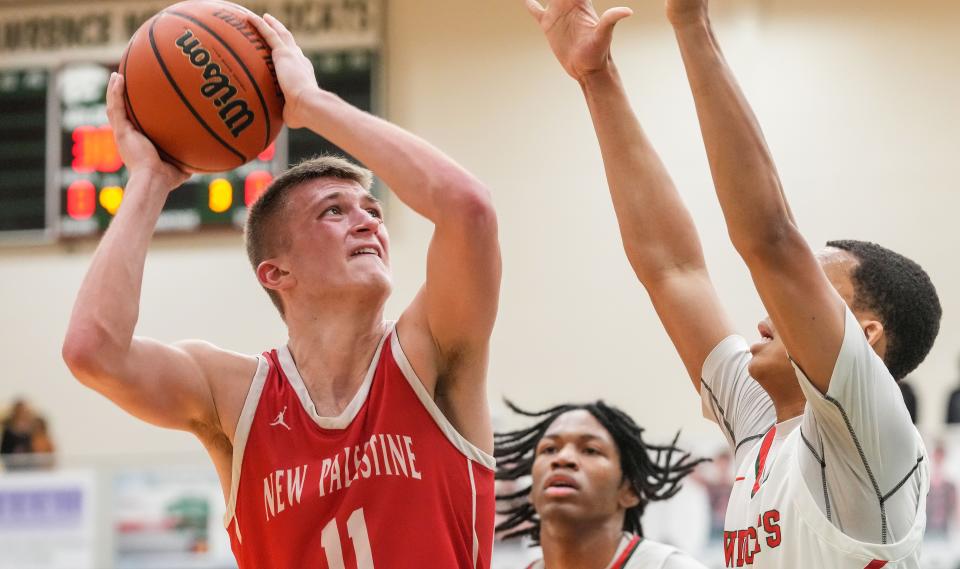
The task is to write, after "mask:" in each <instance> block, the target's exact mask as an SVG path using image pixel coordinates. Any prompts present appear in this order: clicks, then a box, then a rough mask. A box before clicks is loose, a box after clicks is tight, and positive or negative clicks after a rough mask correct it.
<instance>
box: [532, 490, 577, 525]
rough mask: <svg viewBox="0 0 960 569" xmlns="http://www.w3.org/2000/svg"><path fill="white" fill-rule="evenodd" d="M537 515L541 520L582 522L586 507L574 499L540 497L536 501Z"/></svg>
mask: <svg viewBox="0 0 960 569" xmlns="http://www.w3.org/2000/svg"><path fill="white" fill-rule="evenodd" d="M536 508H537V515H538V516H539V517H540V519H541V520H556V521H562V520H569V521H576V520H582V519H584V517H585V516H586V514H588V509H589V508H588V505H587V504H584V503H583V502H582V501H581V500H578V499H576V498H574V497H570V496H568V497H564V498H556V497H546V496H541V497H540V499H539V500H538V501H537V505H536Z"/></svg>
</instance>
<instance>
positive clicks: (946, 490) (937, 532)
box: [927, 443, 957, 539]
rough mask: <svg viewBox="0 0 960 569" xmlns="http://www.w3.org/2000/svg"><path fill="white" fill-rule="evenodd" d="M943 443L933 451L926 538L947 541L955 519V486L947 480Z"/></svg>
mask: <svg viewBox="0 0 960 569" xmlns="http://www.w3.org/2000/svg"><path fill="white" fill-rule="evenodd" d="M945 455H946V452H945V450H944V446H943V443H938V444H937V446H936V448H934V450H933V465H932V468H931V475H930V492H929V493H928V494H927V538H928V539H947V537H949V535H950V533H951V530H952V527H953V524H954V522H955V520H956V517H957V485H956V484H954V483H953V482H951V481H950V480H948V479H947V477H946V475H945V472H944V471H945V470H946V469H945V468H944V462H945V461H944V458H945Z"/></svg>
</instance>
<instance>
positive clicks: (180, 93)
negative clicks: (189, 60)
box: [148, 21, 247, 164]
mask: <svg viewBox="0 0 960 569" xmlns="http://www.w3.org/2000/svg"><path fill="white" fill-rule="evenodd" d="M155 25H156V21H154V22H153V23H152V24H150V30H149V33H148V36H149V37H150V48H151V49H153V54H154V56H155V57H156V58H157V63H159V64H160V70H161V71H163V75H164V76H165V77H166V78H167V82H168V83H170V86H171V87H173V90H174V91H176V93H177V96H178V97H180V101H181V102H183V104H184V105H185V106H186V107H187V110H189V111H190V114H192V115H193V117H194V118H195V119H197V122H198V123H200V126H202V127H203V128H204V129H205V130H206V131H207V132H209V133H210V136H212V137H213V138H214V139H215V140H216V141H217V142H219V143H220V144H222V145H223V147H224V148H226V149H227V150H229V151H230V152H232V153H233V154H236V155H237V156H239V157H240V160H242V161H243V162H241V164H243V163H245V162H247V158H246V157H245V156H244V155H243V154H241V153H240V152H238V151H237V150H236V149H234V148H233V147H232V146H230V144H229V143H228V142H227V141H225V140H224V139H222V138H220V135H218V134H217V133H216V132H214V130H213V129H212V128H210V125H208V124H207V123H206V122H205V121H204V120H203V119H202V118H201V117H200V115H199V113H197V111H196V109H194V108H193V105H191V104H190V101H188V100H187V98H186V96H184V94H183V91H181V90H180V87H179V86H178V85H177V84H176V83H175V82H174V80H173V77H171V76H170V70H168V69H167V66H166V64H165V63H164V62H163V58H162V57H161V56H160V50H158V49H157V42H156V40H155V39H154V37H153V27H154V26H155Z"/></svg>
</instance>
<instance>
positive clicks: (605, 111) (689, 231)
mask: <svg viewBox="0 0 960 569" xmlns="http://www.w3.org/2000/svg"><path fill="white" fill-rule="evenodd" d="M526 4H527V8H528V9H529V11H530V13H531V14H532V15H533V17H534V19H535V20H536V21H537V22H538V23H539V24H540V27H541V29H542V30H543V31H544V34H545V35H546V37H547V40H548V42H549V43H550V47H551V49H552V50H553V52H554V55H555V56H556V57H557V60H558V61H559V62H560V64H561V65H562V66H563V68H564V70H566V72H567V73H568V74H569V75H570V76H571V77H573V78H574V79H575V80H576V81H577V82H578V83H579V84H580V86H581V88H582V89H583V93H584V96H585V98H586V101H587V106H588V108H589V109H590V115H591V117H592V119H593V126H594V129H595V130H596V133H597V138H598V139H599V141H600V151H601V153H602V155H603V164H604V168H605V170H606V174H607V183H608V184H609V187H610V195H611V197H612V198H613V206H614V210H615V211H616V214H617V220H618V222H619V225H620V235H621V238H622V239H623V247H624V249H625V251H626V253H627V258H628V259H629V260H630V265H631V266H632V267H633V270H634V272H635V273H636V275H637V277H638V278H639V279H640V282H641V283H643V285H644V287H646V289H647V292H648V293H649V294H650V298H651V300H652V301H653V304H654V307H655V308H656V310H657V313H658V314H659V316H660V320H661V322H663V325H664V328H666V330H667V333H668V334H669V335H670V338H671V340H672V341H673V343H674V345H675V346H676V348H677V351H678V352H679V354H680V357H681V358H682V359H683V363H684V365H685V366H686V368H687V372H688V373H689V375H690V378H691V379H692V380H693V383H694V386H695V387H696V388H697V390H698V391H699V389H700V375H701V370H702V369H703V362H704V360H705V359H706V357H707V355H708V354H709V353H710V351H711V350H712V349H713V348H714V347H715V346H716V345H717V344H718V343H719V342H720V341H721V340H722V339H723V338H725V337H726V336H728V335H730V334H731V333H732V326H731V325H730V322H729V320H728V318H727V315H726V313H725V312H724V310H723V308H722V306H721V305H720V301H719V299H718V298H717V295H716V291H715V290H714V288H713V284H712V283H711V281H710V275H709V274H708V272H707V267H706V264H705V262H704V259H703V251H702V249H701V246H700V239H699V237H698V236H697V232H696V228H695V227H694V225H693V220H692V219H691V217H690V214H689V212H688V211H687V208H686V206H685V205H684V203H683V200H682V199H681V198H680V195H679V193H678V192H677V190H676V188H675V187H674V185H673V181H672V180H671V179H670V175H669V174H668V173H667V170H666V168H665V167H664V165H663V162H662V161H661V160H660V157H659V156H658V155H657V152H656V150H654V148H653V146H652V145H651V144H650V141H649V140H648V139H647V137H646V135H645V134H644V132H643V129H642V128H641V126H640V123H639V121H638V120H637V117H636V115H635V114H634V112H633V109H631V107H630V103H629V101H628V99H627V95H626V92H625V90H624V88H623V84H622V83H621V81H620V76H619V73H618V71H617V68H616V66H615V65H614V63H613V60H612V58H611V56H610V43H611V40H612V36H613V28H614V26H615V25H616V23H617V22H618V21H620V20H621V19H623V18H625V17H627V16H629V15H630V13H631V12H630V10H629V9H628V8H611V9H609V10H607V11H606V12H604V13H603V14H602V15H598V14H597V13H596V11H595V10H594V8H593V6H592V5H591V3H590V2H589V0H552V1H551V2H550V3H549V5H548V6H547V7H546V8H544V7H543V6H541V5H540V4H539V3H538V2H537V0H526Z"/></svg>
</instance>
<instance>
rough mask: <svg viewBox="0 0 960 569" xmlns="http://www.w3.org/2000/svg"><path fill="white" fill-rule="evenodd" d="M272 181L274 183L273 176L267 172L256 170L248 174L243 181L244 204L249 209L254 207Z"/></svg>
mask: <svg viewBox="0 0 960 569" xmlns="http://www.w3.org/2000/svg"><path fill="white" fill-rule="evenodd" d="M272 146H273V145H271V147H272ZM271 181H273V175H272V174H271V173H270V172H267V171H266V170H254V171H253V172H250V173H249V174H247V177H246V178H245V179H244V181H243V203H245V204H246V205H247V207H250V206H251V205H253V202H255V201H257V198H259V197H260V194H262V193H263V191H264V190H265V189H267V186H269V185H270V182H271Z"/></svg>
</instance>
